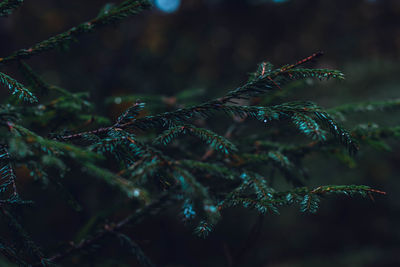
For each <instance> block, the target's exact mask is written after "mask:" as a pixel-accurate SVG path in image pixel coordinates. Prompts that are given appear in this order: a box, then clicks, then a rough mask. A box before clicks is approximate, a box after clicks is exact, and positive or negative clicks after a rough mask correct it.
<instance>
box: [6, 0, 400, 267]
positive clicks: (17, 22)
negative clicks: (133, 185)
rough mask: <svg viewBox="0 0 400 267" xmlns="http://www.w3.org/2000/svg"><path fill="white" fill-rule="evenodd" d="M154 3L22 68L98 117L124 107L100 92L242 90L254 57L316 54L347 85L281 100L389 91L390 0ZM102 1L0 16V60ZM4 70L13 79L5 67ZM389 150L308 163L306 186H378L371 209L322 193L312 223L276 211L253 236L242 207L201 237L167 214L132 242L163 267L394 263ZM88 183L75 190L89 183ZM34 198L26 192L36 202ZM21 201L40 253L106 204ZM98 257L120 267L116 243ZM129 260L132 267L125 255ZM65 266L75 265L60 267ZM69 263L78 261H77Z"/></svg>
mask: <svg viewBox="0 0 400 267" xmlns="http://www.w3.org/2000/svg"><path fill="white" fill-rule="evenodd" d="M156 2H157V3H156V4H157V5H158V7H156V8H154V9H153V10H152V11H149V12H144V13H142V14H141V15H139V16H137V17H134V18H130V19H127V20H126V21H124V22H123V23H121V24H120V25H118V26H116V27H112V26H110V27H105V28H103V29H101V30H99V31H96V32H95V33H91V34H88V35H84V36H81V37H80V38H79V43H76V44H72V45H71V46H70V49H69V50H68V51H64V50H61V51H51V52H47V53H44V54H42V55H40V56H35V57H33V58H31V59H29V60H28V61H27V62H28V63H29V64H30V65H31V67H32V68H33V69H34V70H36V71H37V72H38V73H39V74H41V75H42V76H43V77H44V78H45V79H46V81H48V82H49V83H52V84H55V85H59V86H62V87H64V88H67V89H68V90H70V91H74V92H78V91H90V93H91V100H92V101H94V102H95V103H96V104H97V105H98V107H99V108H98V111H99V112H100V113H101V114H102V115H105V116H109V117H115V116H116V115H117V114H118V113H119V112H121V111H122V110H123V108H124V107H125V106H124V107H120V106H119V105H118V104H113V105H109V104H106V103H105V101H104V99H106V98H109V97H118V96H119V95H124V94H161V95H164V96H166V97H171V96H174V95H176V94H178V93H181V92H183V91H185V90H191V89H202V90H204V92H205V93H204V94H203V96H201V97H199V102H200V101H201V100H203V99H208V98H211V97H214V96H218V95H222V94H223V93H224V92H226V91H227V90H230V89H233V88H235V87H236V86H238V85H240V84H241V83H243V82H244V81H245V80H246V79H247V73H249V72H251V71H254V70H255V68H256V65H257V63H259V62H261V61H264V60H268V61H270V62H272V63H273V64H274V65H276V66H280V65H282V64H287V63H292V62H295V61H296V60H298V59H301V58H303V57H306V56H309V55H311V54H312V53H314V52H316V51H320V50H322V51H324V52H325V56H324V57H322V58H321V59H319V60H318V62H316V63H315V64H314V67H327V68H336V69H340V70H342V71H343V72H344V73H345V74H346V77H347V79H346V80H345V81H344V82H328V83H322V84H321V83H315V84H310V86H308V87H305V88H299V89H296V91H295V92H293V93H292V94H291V98H294V99H309V100H312V101H315V102H317V103H318V104H320V105H322V106H324V107H332V106H335V105H338V104H344V103H348V102H350V103H351V102H355V101H368V100H384V99H394V98H399V97H400V91H399V86H400V75H399V70H400V62H399V60H400V1H398V0H387V1H385V0H375V1H372V0H369V1H367V0H352V1H348V0H335V1H313V0H310V1H305V0H296V1H294V0H292V1H290V0H287V1H262V0H259V1H256V0H254V1H250V0H248V1H245V0H242V1H239V0H186V1H183V0H182V1H177V0H164V1H163V0H159V1H156ZM106 3H107V1H102V0H90V1H88V0H87V1H66V0H59V1H51V0H36V1H26V3H24V5H23V6H22V7H21V8H20V9H19V10H17V11H16V12H15V13H14V14H13V15H12V16H10V17H9V18H1V19H0V56H7V55H8V54H10V53H12V52H13V51H15V50H17V49H20V48H28V47H29V46H31V45H33V44H35V43H36V42H38V41H41V40H44V39H47V38H48V37H50V36H53V35H55V34H57V33H60V32H63V31H65V30H67V29H69V28H70V27H72V26H75V25H77V24H79V23H81V22H84V21H87V20H90V19H91V18H93V17H95V16H96V15H97V13H98V11H99V10H100V9H101V8H102V6H103V5H104V4H106ZM163 4H166V5H167V6H166V7H165V6H164V7H163ZM174 5H175V6H174ZM165 8H166V10H165ZM163 9H164V10H163ZM2 71H4V72H6V73H7V74H10V75H11V76H13V77H16V78H18V77H20V76H19V75H18V73H17V70H16V66H14V65H10V66H7V68H5V67H3V68H2ZM4 95H6V92H3V91H2V92H0V96H1V97H3V96H4ZM117 102H118V101H117ZM398 115H399V114H398V113H389V114H388V113H382V114H380V116H378V118H379V122H381V123H382V124H385V125H386V124H387V125H396V124H399V122H400V120H399V116H398ZM362 119H363V121H364V122H368V121H370V120H376V119H377V116H376V115H372V114H369V113H366V114H365V115H363V118H362ZM348 124H349V125H352V123H351V122H348ZM353 126H354V125H353ZM391 145H392V151H391V152H388V151H377V150H374V149H369V148H361V152H362V153H360V155H359V156H358V157H357V163H358V164H357V166H356V167H354V168H349V167H347V166H346V165H344V164H342V163H340V162H338V161H337V160H335V159H333V158H329V157H317V158H315V157H314V158H310V159H308V160H307V162H306V163H307V166H308V167H309V170H310V174H311V175H310V176H311V180H310V182H309V183H310V184H311V185H320V184H366V185H370V186H373V187H375V188H377V189H380V190H384V191H387V193H388V194H387V195H386V196H384V197H381V196H378V197H377V198H376V199H375V202H372V201H369V200H365V199H358V198H355V199H349V198H345V197H338V198H328V199H326V200H324V201H323V202H322V203H321V209H320V211H319V212H318V213H317V214H316V215H305V214H301V213H300V212H299V211H298V210H297V209H295V208H285V209H282V211H281V215H280V216H270V215H267V216H266V217H265V218H264V219H263V221H262V230H261V232H260V233H259V234H258V238H254V239H253V237H252V235H251V233H250V232H251V229H252V227H253V225H254V224H256V223H257V222H258V220H259V217H258V215H257V214H256V213H255V212H254V213H253V212H249V211H242V210H241V209H232V210H227V211H226V212H225V213H224V215H225V216H224V219H223V220H222V222H220V223H219V224H218V225H217V227H216V231H215V232H214V233H212V234H211V236H210V237H209V238H208V239H205V240H202V239H199V238H198V237H196V236H194V235H193V234H192V233H191V230H192V229H191V228H190V227H187V226H185V225H184V224H183V223H182V222H181V221H180V220H179V218H176V217H174V214H175V213H174V212H175V211H171V212H170V213H168V214H163V215H162V216H159V217H157V218H151V219H149V220H146V221H144V222H143V223H141V224H140V225H139V226H137V227H136V228H135V229H131V230H130V231H131V234H132V236H134V237H133V238H134V240H136V241H137V242H138V243H139V244H141V245H142V246H143V249H144V250H145V252H146V253H147V254H148V255H149V256H150V257H151V258H152V259H153V260H154V261H155V262H156V263H159V264H160V265H163V266H164V265H168V266H229V265H230V262H231V261H232V258H236V256H237V255H238V254H242V255H241V256H240V257H241V258H242V263H241V264H240V265H239V266H279V267H283V266H400V227H399V226H400V215H399V211H400V182H399V181H398V179H399V177H398V176H399V171H400V167H399V166H400V165H399V163H400V153H399V149H400V145H399V143H396V142H393V143H391ZM90 181H92V180H88V181H80V184H81V185H82V186H87V185H88V184H89V183H90ZM66 183H67V184H68V182H66ZM82 190H83V189H82ZM41 192H42V191H40V190H39V189H37V192H36V193H35V194H41ZM105 192H107V191H105ZM28 194H32V198H35V201H37V205H36V206H37V208H35V209H34V210H33V211H31V213H32V214H31V218H32V219H31V221H30V223H29V224H28V226H27V227H28V229H29V230H30V231H31V232H32V236H33V238H34V240H37V241H39V243H41V244H43V247H44V248H47V246H54V245H57V244H58V242H60V241H63V240H64V241H69V240H72V239H74V238H76V237H77V232H79V231H80V228H81V227H82V225H85V224H86V223H87V221H88V220H89V219H90V214H92V213H94V211H98V210H101V209H102V207H100V206H98V204H96V199H97V198H99V197H104V196H101V194H100V193H99V192H98V191H97V192H96V193H90V191H87V192H86V193H85V194H84V195H85V197H81V199H79V200H80V201H81V202H82V204H83V206H84V209H83V211H82V212H81V215H78V216H77V215H76V213H74V212H73V211H71V209H68V208H65V209H60V208H57V207H58V206H57V205H56V203H55V202H54V204H52V205H50V204H49V201H50V200H53V198H54V199H55V198H56V197H57V196H56V195H54V196H51V195H50V196H49V195H47V196H43V197H42V199H39V200H38V199H37V196H34V193H32V192H30V193H28ZM77 195H79V194H77ZM78 198H79V197H78ZM41 204H43V205H48V206H49V205H50V206H53V205H54V208H53V209H50V208H49V207H47V208H48V209H50V211H47V212H53V215H52V217H51V220H49V218H48V217H43V219H41V216H40V215H38V216H34V214H44V212H45V211H43V210H41V209H40V205H41ZM57 204H59V203H57ZM88 210H89V211H90V212H89V211H88ZM92 211H93V212H92ZM41 212H42V213H41ZM82 214H83V215H82ZM249 244H250V245H249ZM116 246H117V245H116ZM244 247H246V248H247V249H243V248H244ZM106 248H107V247H105V248H104V251H105V250H106ZM100 251H101V248H100ZM107 251H108V252H104V253H105V255H109V257H107V259H103V260H102V262H101V263H99V262H96V261H94V260H93V262H94V263H93V265H90V264H89V265H87V266H117V265H113V257H114V258H115V257H117V255H119V253H121V252H120V251H119V249H118V248H114V249H110V248H108V249H107ZM107 253H108V254H107ZM89 262H90V260H89ZM126 262H127V264H126V266H135V261H134V260H133V259H131V258H127V260H126ZM73 263H74V258H72V260H71V261H69V262H66V263H65V264H66V266H68V265H69V264H71V265H72V264H73ZM75 263H76V264H78V263H80V261H78V259H75ZM82 266H86V265H82ZM118 266H119V265H118Z"/></svg>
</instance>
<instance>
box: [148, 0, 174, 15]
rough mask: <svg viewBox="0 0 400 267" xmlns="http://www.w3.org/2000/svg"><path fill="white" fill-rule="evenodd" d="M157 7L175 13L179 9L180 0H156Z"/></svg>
mask: <svg viewBox="0 0 400 267" xmlns="http://www.w3.org/2000/svg"><path fill="white" fill-rule="evenodd" d="M154 3H155V5H156V7H157V8H158V9H160V10H161V11H163V12H166V13H173V12H175V11H177V10H178V9H179V6H180V4H181V1H180V0H155V1H154Z"/></svg>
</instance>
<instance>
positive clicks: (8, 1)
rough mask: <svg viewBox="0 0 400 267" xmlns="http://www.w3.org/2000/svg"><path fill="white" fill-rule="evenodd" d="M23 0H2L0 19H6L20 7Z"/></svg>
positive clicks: (0, 3)
mask: <svg viewBox="0 0 400 267" xmlns="http://www.w3.org/2000/svg"><path fill="white" fill-rule="evenodd" d="M23 2H24V0H3V1H1V2H0V17H7V16H8V15H11V13H12V12H13V11H14V10H15V9H17V8H18V7H20V6H21V5H22V3H23Z"/></svg>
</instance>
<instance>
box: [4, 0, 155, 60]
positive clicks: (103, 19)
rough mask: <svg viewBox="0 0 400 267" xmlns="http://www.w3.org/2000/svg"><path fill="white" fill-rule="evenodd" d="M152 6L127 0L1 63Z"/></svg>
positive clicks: (143, 0) (140, 0)
mask: <svg viewBox="0 0 400 267" xmlns="http://www.w3.org/2000/svg"><path fill="white" fill-rule="evenodd" d="M14 2H15V1H14ZM150 7H151V3H150V1H149V0H137V1H133V0H126V1H124V2H122V3H121V4H120V5H118V6H116V7H114V8H112V9H110V10H108V11H107V12H103V13H101V14H100V15H99V16H98V17H96V18H94V19H92V20H90V21H88V22H85V23H82V24H80V25H78V26H76V27H73V28H71V29H69V30H68V31H66V32H63V33H60V34H58V35H56V36H53V37H51V38H49V39H47V40H44V41H42V42H40V43H37V44H35V45H33V46H31V47H30V48H28V49H20V50H18V51H15V52H14V53H12V54H11V55H10V56H8V57H5V58H0V64H5V63H8V62H11V61H14V60H20V59H27V58H30V57H32V56H33V55H38V54H40V53H43V52H45V51H49V50H52V49H54V48H57V47H60V46H63V45H68V44H69V43H70V42H71V41H72V40H74V39H75V38H76V37H78V36H79V35H81V34H83V33H89V32H92V31H93V30H95V29H97V28H99V27H101V26H104V25H108V24H115V23H117V22H119V21H120V20H122V19H124V18H126V17H128V16H132V15H136V14H138V13H140V12H141V11H143V10H146V9H148V8H150Z"/></svg>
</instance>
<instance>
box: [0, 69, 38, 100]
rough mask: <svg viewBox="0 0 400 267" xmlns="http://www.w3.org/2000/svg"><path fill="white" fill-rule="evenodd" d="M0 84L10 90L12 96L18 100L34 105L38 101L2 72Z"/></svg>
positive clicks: (0, 73) (22, 86) (23, 87)
mask: <svg viewBox="0 0 400 267" xmlns="http://www.w3.org/2000/svg"><path fill="white" fill-rule="evenodd" d="M0 83H1V84H3V85H4V86H5V87H7V88H8V89H10V91H11V93H12V94H13V95H17V96H18V98H19V99H22V100H23V101H27V102H30V103H35V102H37V101H38V100H37V98H36V96H34V95H33V94H32V93H31V91H29V90H28V89H27V88H26V87H25V86H24V85H23V84H20V83H19V82H18V81H16V80H14V79H13V78H11V77H10V76H8V75H6V74H4V73H2V72H0Z"/></svg>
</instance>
